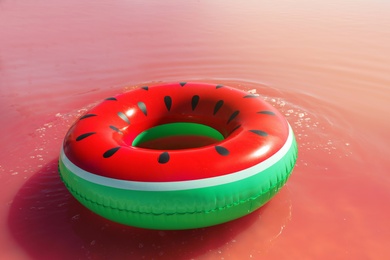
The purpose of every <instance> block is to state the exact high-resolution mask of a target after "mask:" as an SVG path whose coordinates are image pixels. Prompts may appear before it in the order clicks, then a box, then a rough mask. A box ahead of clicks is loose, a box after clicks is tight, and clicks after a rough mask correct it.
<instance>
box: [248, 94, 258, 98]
mask: <svg viewBox="0 0 390 260" xmlns="http://www.w3.org/2000/svg"><path fill="white" fill-rule="evenodd" d="M258 97H260V96H259V95H255V94H249V95H246V96H244V98H258Z"/></svg>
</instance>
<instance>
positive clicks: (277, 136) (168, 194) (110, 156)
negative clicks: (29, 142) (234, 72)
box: [59, 82, 297, 229]
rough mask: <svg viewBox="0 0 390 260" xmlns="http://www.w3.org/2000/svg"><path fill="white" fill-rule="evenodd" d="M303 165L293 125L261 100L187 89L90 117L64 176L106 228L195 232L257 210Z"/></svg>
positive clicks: (123, 100)
mask: <svg viewBox="0 0 390 260" xmlns="http://www.w3.org/2000/svg"><path fill="white" fill-rule="evenodd" d="M191 140H197V141H191ZM183 144H185V145H183ZM296 158H297V144H296V141H295V137H294V134H293V131H292V129H291V127H290V125H289V124H288V122H287V120H286V119H285V118H284V117H283V116H282V115H281V114H280V113H279V112H278V111H277V110H276V109H275V108H273V107H272V106H271V105H269V104H267V103H266V102H264V101H263V100H262V98H261V97H260V96H258V95H254V94H250V93H247V92H243V91H241V90H238V89H235V88H230V87H227V86H222V85H210V84H203V83H186V82H181V83H171V84H161V85H154V86H143V87H140V88H137V89H134V90H132V91H129V92H127V93H123V94H119V95H117V96H115V97H110V98H107V99H105V100H104V101H103V102H101V103H100V104H98V105H97V106H96V107H94V108H92V109H91V110H89V111H88V112H87V113H86V114H84V115H83V116H81V117H80V118H79V119H78V120H77V121H76V122H75V123H74V124H73V125H72V126H71V128H70V129H69V131H68V133H67V134H66V136H65V139H64V142H63V145H62V149H61V154H60V159H59V171H60V176H61V178H62V180H63V182H64V183H65V185H66V187H67V188H68V189H69V191H70V192H71V193H72V195H73V196H74V197H75V198H76V199H77V200H78V201H80V202H81V203H82V204H83V205H84V206H86V207H87V208H89V209H90V210H92V211H93V212H95V213H97V214H99V215H101V216H103V217H105V218H107V219H110V220H112V221H115V222H119V223H122V224H126V225H130V226H136V227H142V228H150V229H189V228H199V227H206V226H211V225H216V224H219V223H224V222H227V221H230V220H233V219H236V218H239V217H242V216H244V215H247V214H249V213H250V212H252V211H254V210H256V209H258V208H259V207H261V206H262V205H263V204H265V203H266V202H267V201H269V200H270V199H271V198H272V197H273V196H274V195H275V194H276V193H277V192H278V190H279V189H280V188H281V187H282V186H283V185H284V184H285V182H286V181H287V179H288V177H289V176H290V173H291V171H292V169H293V167H294V165H295V162H296Z"/></svg>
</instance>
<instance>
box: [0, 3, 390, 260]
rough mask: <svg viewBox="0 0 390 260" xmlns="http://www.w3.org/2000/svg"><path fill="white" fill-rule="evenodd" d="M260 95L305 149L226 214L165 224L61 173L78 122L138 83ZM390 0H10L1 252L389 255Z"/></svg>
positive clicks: (1, 59) (1, 70) (0, 70)
mask: <svg viewBox="0 0 390 260" xmlns="http://www.w3.org/2000/svg"><path fill="white" fill-rule="evenodd" d="M187 80H188V81H190V80H191V81H204V82H210V83H219V84H225V85H231V86H232V87H236V88H240V89H244V90H248V91H251V92H257V93H259V94H261V95H262V96H263V97H264V98H265V99H266V100H267V101H268V102H270V103H271V104H272V105H274V106H275V107H276V108H277V109H279V110H280V111H281V112H282V113H283V114H284V115H285V116H286V118H287V119H288V120H289V122H290V124H291V125H292V127H293V129H294V131H295V134H296V137H297V141H298V144H299V158H298V162H297V166H296V168H295V170H294V172H293V174H292V176H291V178H290V179H289V181H288V183H287V185H286V186H285V187H284V188H283V189H282V190H281V192H280V193H279V194H278V195H277V196H276V197H275V198H274V199H273V200H271V201H270V202H269V203H268V204H266V205H265V206H264V207H262V208H261V209H260V210H258V211H256V212H254V213H253V214H250V215H248V216H246V217H244V218H242V219H239V220H236V221H233V222H230V223H226V224H223V225H219V226H215V227H210V228H204V229H198V230H187V231H152V230H142V229H137V228H132V227H126V226H121V225H118V224H114V223H112V222H109V221H107V220H105V219H102V218H100V217H99V216H96V215H94V214H93V213H91V212H89V211H88V210H86V209H85V208H84V207H83V206H81V205H80V204H79V203H78V202H77V201H76V200H75V199H74V198H73V197H72V196H71V195H70V194H69V193H68V191H67V190H66V188H65V187H64V185H63V184H62V183H61V181H60V179H59V176H58V174H57V160H58V154H59V150H60V146H61V142H62V138H63V137H64V134H65V132H66V131H67V129H68V127H69V126H70V125H71V124H72V122H73V121H74V120H75V119H76V118H77V117H78V116H79V115H80V114H82V113H83V112H85V111H86V110H87V109H88V108H90V107H91V106H92V105H93V104H95V103H96V102H98V101H100V100H101V99H103V98H106V97H109V96H111V95H114V94H117V93H120V92H123V91H125V90H128V89H131V88H132V87H134V86H137V85H145V84H148V83H151V82H160V81H161V82H167V81H187ZM389 103H390V3H389V2H386V1H369V0H361V1H348V0H342V1H335V0H330V1H304V0H298V1H292V0H277V1H218V0H211V1H199V0H198V1H195V0H189V1H173V0H166V1H157V0H155V1H141V0H138V1H134V0H127V1H124V0H118V1H99V0H96V1H75V0H68V1H58V0H52V1H44V0H35V1H27V0H20V1H9V0H5V1H0V126H1V128H0V183H1V184H0V185H1V186H0V195H1V196H0V230H1V231H2V232H1V233H0V259H123V258H127V259H260V258H261V259H389V258H390V249H389V246H388V245H389V243H390V225H389V219H390V203H389V200H390V148H389V145H390V117H389V110H390V104H389Z"/></svg>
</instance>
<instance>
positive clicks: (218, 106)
mask: <svg viewBox="0 0 390 260" xmlns="http://www.w3.org/2000/svg"><path fill="white" fill-rule="evenodd" d="M222 106H223V100H219V101H218V102H217V103H216V104H215V107H214V113H213V115H215V114H216V113H217V112H218V110H219V109H220V108H221V107H222Z"/></svg>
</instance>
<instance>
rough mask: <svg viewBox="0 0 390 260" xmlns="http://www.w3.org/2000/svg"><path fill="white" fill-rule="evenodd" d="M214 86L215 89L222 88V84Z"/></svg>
mask: <svg viewBox="0 0 390 260" xmlns="http://www.w3.org/2000/svg"><path fill="white" fill-rule="evenodd" d="M215 88H216V89H219V88H223V85H216V86H215Z"/></svg>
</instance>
